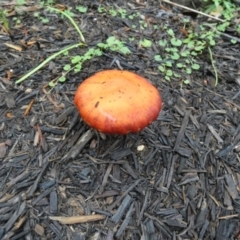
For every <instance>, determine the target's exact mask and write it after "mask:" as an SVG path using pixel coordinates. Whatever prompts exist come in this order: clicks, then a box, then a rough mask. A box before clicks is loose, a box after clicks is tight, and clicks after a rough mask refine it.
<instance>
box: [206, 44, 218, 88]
mask: <svg viewBox="0 0 240 240" xmlns="http://www.w3.org/2000/svg"><path fill="white" fill-rule="evenodd" d="M208 52H209V55H210V60H211V64H212V67H213V70H214V73H215V87H216V86H217V85H218V72H217V69H216V66H215V64H214V61H213V55H212V50H211V48H210V47H208Z"/></svg>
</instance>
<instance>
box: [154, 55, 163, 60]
mask: <svg viewBox="0 0 240 240" xmlns="http://www.w3.org/2000/svg"><path fill="white" fill-rule="evenodd" d="M154 60H155V61H162V57H161V56H160V55H155V56H154Z"/></svg>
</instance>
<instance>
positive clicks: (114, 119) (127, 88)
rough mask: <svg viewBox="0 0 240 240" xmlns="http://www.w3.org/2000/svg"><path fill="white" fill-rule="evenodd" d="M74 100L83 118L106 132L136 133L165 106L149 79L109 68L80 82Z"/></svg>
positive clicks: (90, 124) (92, 125)
mask: <svg viewBox="0 0 240 240" xmlns="http://www.w3.org/2000/svg"><path fill="white" fill-rule="evenodd" d="M74 103H75V105H76V107H77V109H78V111H79V113H80V116H81V117H82V119H83V120H84V121H85V122H86V123H87V124H88V125H89V126H91V127H92V128H95V129H97V130H98V131H100V132H103V133H109V134H127V133H130V132H132V133H136V132H138V131H140V130H142V129H143V128H145V127H146V126H148V125H149V124H150V123H151V122H152V121H154V120H155V119H156V118H157V117H158V114H159V112H160V110H161V108H162V100H161V96H160V94H159V91H158V90H157V89H156V88H155V87H154V86H153V85H152V84H151V83H150V82H148V81H147V80H146V79H145V78H143V77H141V76H139V75H137V74H135V73H132V72H129V71H121V70H105V71H101V72H98V73H96V74H94V75H93V76H91V77H89V78H88V79H86V80H85V81H83V83H81V84H80V86H79V87H78V89H77V91H76V95H75V98H74Z"/></svg>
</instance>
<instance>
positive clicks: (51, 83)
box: [48, 81, 56, 88]
mask: <svg viewBox="0 0 240 240" xmlns="http://www.w3.org/2000/svg"><path fill="white" fill-rule="evenodd" d="M48 86H49V87H52V88H54V87H55V86H56V83H54V82H52V81H51V82H49V83H48Z"/></svg>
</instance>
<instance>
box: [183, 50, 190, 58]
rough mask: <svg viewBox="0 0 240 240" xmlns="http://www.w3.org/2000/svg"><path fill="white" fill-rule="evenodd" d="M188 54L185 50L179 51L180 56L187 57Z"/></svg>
mask: <svg viewBox="0 0 240 240" xmlns="http://www.w3.org/2000/svg"><path fill="white" fill-rule="evenodd" d="M189 54H190V52H189V51H187V50H185V51H183V52H181V56H182V57H187V56H188V55H189Z"/></svg>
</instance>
